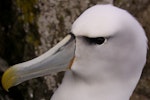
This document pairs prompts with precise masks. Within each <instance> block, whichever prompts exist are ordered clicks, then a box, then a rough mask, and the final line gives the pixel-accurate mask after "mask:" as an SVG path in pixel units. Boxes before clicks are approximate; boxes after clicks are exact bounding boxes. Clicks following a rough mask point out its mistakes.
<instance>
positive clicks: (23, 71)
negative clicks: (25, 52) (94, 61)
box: [2, 34, 75, 91]
mask: <svg viewBox="0 0 150 100" xmlns="http://www.w3.org/2000/svg"><path fill="white" fill-rule="evenodd" d="M74 52H75V39H74V36H72V35H71V34H69V35H67V36H66V37H65V38H64V39H63V40H62V41H60V42H59V43H58V44H57V45H56V46H54V47H53V48H52V49H50V50H49V51H47V52H46V53H44V54H43V55H41V56H39V57H37V58H35V59H33V60H30V61H27V62H23V63H20V64H16V65H14V66H12V67H10V68H9V69H8V70H6V72H5V73H4V74H3V76H2V85H3V87H4V89H5V90H7V91H8V89H9V88H10V87H12V86H15V85H18V84H20V83H22V82H24V81H26V80H29V79H32V78H36V77H41V76H44V75H47V74H50V73H51V72H59V71H65V70H67V68H69V67H70V64H72V62H71V61H72V59H74Z"/></svg>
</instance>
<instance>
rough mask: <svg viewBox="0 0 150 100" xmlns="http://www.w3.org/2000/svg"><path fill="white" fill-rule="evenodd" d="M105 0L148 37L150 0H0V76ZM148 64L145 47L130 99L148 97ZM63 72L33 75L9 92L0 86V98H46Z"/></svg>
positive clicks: (55, 39)
mask: <svg viewBox="0 0 150 100" xmlns="http://www.w3.org/2000/svg"><path fill="white" fill-rule="evenodd" d="M107 3H113V4H114V5H116V6H118V7H120V8H123V9H126V10H128V11H129V12H130V13H131V14H133V15H134V16H135V17H136V18H137V19H138V20H139V22H140V23H141V24H142V26H143V28H144V29H145V31H146V33H147V37H148V38H150V35H149V33H150V20H149V17H150V0H114V1H113V0H1V1H0V79H1V76H2V74H3V72H4V71H5V70H6V69H7V68H8V67H9V66H11V65H13V64H16V63H20V62H23V61H27V60H30V59H32V58H35V57H36V56H39V55H41V54H42V53H44V52H46V51H47V50H48V49H50V48H51V47H52V46H53V45H55V44H56V43H57V42H58V41H60V40H61V39H62V38H63V37H64V36H65V35H66V34H67V33H68V32H69V31H70V29H71V25H72V23H73V22H74V21H75V19H76V18H77V17H78V16H79V15H80V14H81V13H82V12H83V11H84V10H85V9H87V8H89V7H91V6H92V5H95V4H107ZM148 45H149V43H148ZM149 65H150V54H149V51H148V56H147V64H146V66H145V68H144V71H143V74H142V78H141V80H140V82H139V84H138V86H137V88H136V90H135V92H134V94H133V96H132V97H131V100H150V67H149ZM63 75H64V73H63V72H61V73H57V74H51V75H49V76H45V77H42V78H36V79H33V80H30V81H27V82H24V83H22V84H20V85H18V86H16V87H13V88H11V89H10V92H6V91H4V90H3V88H2V86H0V100H49V99H50V98H51V95H52V94H53V92H54V91H55V90H56V88H57V87H58V86H59V84H60V83H61V80H62V77H63Z"/></svg>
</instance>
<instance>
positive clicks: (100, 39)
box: [84, 37, 105, 45]
mask: <svg viewBox="0 0 150 100" xmlns="http://www.w3.org/2000/svg"><path fill="white" fill-rule="evenodd" d="M84 39H85V40H86V41H87V42H88V43H90V44H98V45H100V44H103V43H104V42H105V38H104V37H97V38H89V37H84Z"/></svg>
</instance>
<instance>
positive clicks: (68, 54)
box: [2, 5, 147, 100]
mask: <svg viewBox="0 0 150 100" xmlns="http://www.w3.org/2000/svg"><path fill="white" fill-rule="evenodd" d="M146 54H147V38H146V35H145V32H144V30H143V28H142V27H141V25H140V24H139V22H138V21H137V20H136V19H135V18H134V17H133V16H132V15H131V14H129V13H128V12H127V11H125V10H123V9H120V8H118V7H115V6H113V5H95V6H93V7H91V8H89V9H87V10H86V11H85V12H83V14H81V15H80V16H79V18H77V20H76V21H75V22H74V23H73V25H72V28H71V32H70V34H68V35H67V36H66V37H65V38H64V39H63V40H62V41H60V42H59V43H58V44H57V45H56V46H54V47H53V48H52V49H50V50H49V51H47V52H46V53H44V54H43V55H41V56H39V57H37V58H35V59H33V60H30V61H27V62H23V63H20V64H16V65H14V66H12V67H10V68H9V69H8V70H7V71H6V72H5V73H4V75H3V77H2V85H3V87H4V89H5V90H7V91H8V89H9V88H10V87H12V86H15V85H18V84H20V83H22V82H24V81H26V80H29V79H32V78H36V77H41V76H44V75H47V74H50V73H53V72H60V71H66V73H65V76H64V78H63V81H62V84H61V85H60V86H59V87H58V89H57V90H56V91H55V93H54V95H53V96H52V98H51V100H129V99H130V96H131V95H132V93H133V91H134V89H135V87H136V85H137V83H138V81H139V79H140V76H141V73H142V70H143V67H144V65H145V62H146Z"/></svg>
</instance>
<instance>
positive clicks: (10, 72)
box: [1, 67, 16, 91]
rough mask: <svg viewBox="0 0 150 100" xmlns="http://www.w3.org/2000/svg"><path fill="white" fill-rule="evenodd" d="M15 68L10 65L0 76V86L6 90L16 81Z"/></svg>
mask: <svg viewBox="0 0 150 100" xmlns="http://www.w3.org/2000/svg"><path fill="white" fill-rule="evenodd" d="M15 72H16V70H15V69H14V68H13V67H12V68H9V69H7V70H6V71H5V72H4V74H3V76H2V80H1V81H2V86H3V88H4V89H5V90H6V91H8V89H9V88H11V87H12V86H14V85H15V83H16V74H15Z"/></svg>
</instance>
